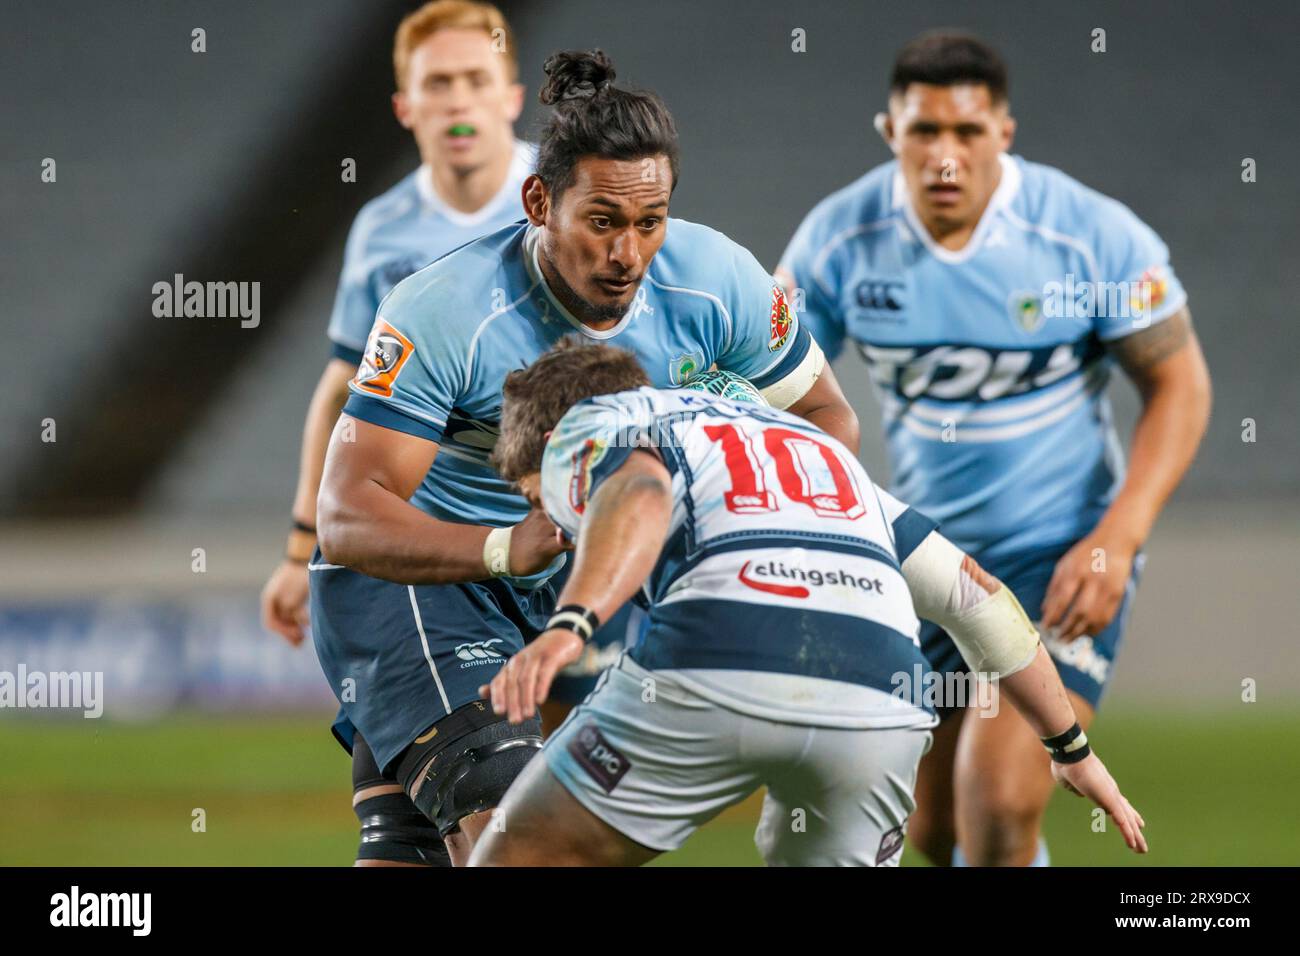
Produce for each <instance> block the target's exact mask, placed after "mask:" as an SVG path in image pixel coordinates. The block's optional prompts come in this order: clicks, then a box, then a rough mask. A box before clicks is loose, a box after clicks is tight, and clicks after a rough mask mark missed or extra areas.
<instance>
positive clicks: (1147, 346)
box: [1107, 309, 1192, 381]
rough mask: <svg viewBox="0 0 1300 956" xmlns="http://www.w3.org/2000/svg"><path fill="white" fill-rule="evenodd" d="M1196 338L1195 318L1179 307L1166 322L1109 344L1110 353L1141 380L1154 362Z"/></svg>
mask: <svg viewBox="0 0 1300 956" xmlns="http://www.w3.org/2000/svg"><path fill="white" fill-rule="evenodd" d="M1191 337H1192V317H1191V316H1190V315H1189V314H1188V312H1187V310H1186V309H1179V310H1178V311H1177V312H1175V313H1174V314H1173V315H1171V316H1170V317H1169V318H1167V319H1165V320H1164V321H1163V322H1158V323H1156V324H1155V325H1153V326H1151V327H1150V328H1147V329H1143V330H1142V331H1140V332H1134V333H1133V334H1132V335H1126V336H1124V337H1123V338H1122V339H1117V340H1115V341H1114V342H1110V343H1107V348H1108V349H1109V351H1110V353H1111V354H1112V355H1113V356H1115V358H1116V360H1117V361H1118V362H1119V364H1120V365H1121V366H1122V367H1123V369H1124V371H1125V372H1127V373H1128V376H1129V377H1130V378H1132V379H1133V380H1134V381H1141V380H1142V379H1143V378H1145V377H1146V372H1147V371H1148V370H1149V369H1150V368H1151V367H1152V366H1154V365H1157V364H1159V363H1160V362H1163V361H1164V360H1165V359H1167V358H1168V357H1169V356H1171V355H1173V354H1174V353H1175V352H1177V351H1178V350H1179V349H1181V348H1182V347H1183V346H1184V345H1186V344H1187V341H1188V340H1189V339H1190V338H1191Z"/></svg>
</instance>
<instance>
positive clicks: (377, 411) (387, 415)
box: [343, 392, 443, 442]
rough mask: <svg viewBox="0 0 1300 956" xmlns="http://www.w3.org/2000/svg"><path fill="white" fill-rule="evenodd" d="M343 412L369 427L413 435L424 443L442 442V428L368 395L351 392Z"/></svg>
mask: <svg viewBox="0 0 1300 956" xmlns="http://www.w3.org/2000/svg"><path fill="white" fill-rule="evenodd" d="M343 412H344V414H347V415H351V416H352V417H353V418H358V419H360V420H361V421H363V422H369V423H370V424H371V425H378V426H380V427H381V428H391V429H393V431H399V432H405V433H406V434H407V435H414V436H415V437H416V438H423V439H425V440H426V441H433V442H440V441H442V432H443V429H442V426H440V425H435V424H433V423H432V422H429V421H425V420H423V419H420V418H416V417H415V416H414V415H412V414H410V413H409V412H406V411H403V410H402V409H400V408H396V407H394V406H393V405H390V404H388V403H387V402H381V401H379V399H377V398H371V397H370V396H368V395H358V394H357V393H356V392H353V393H352V394H351V395H349V396H348V401H347V404H346V405H344V406H343Z"/></svg>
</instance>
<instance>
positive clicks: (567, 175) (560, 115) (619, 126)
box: [536, 50, 680, 197]
mask: <svg viewBox="0 0 1300 956" xmlns="http://www.w3.org/2000/svg"><path fill="white" fill-rule="evenodd" d="M542 69H543V70H545V71H546V76H547V78H548V79H547V82H546V85H545V86H543V87H542V89H541V92H540V93H539V94H538V99H540V100H541V101H542V102H543V103H544V104H546V105H547V106H553V107H555V109H554V111H553V112H552V113H551V116H550V119H549V120H548V121H547V123H546V125H545V127H544V128H543V130H542V134H541V141H540V143H539V145H538V147H537V167H536V168H537V175H538V177H539V178H540V179H541V181H542V182H543V183H545V184H546V188H547V189H549V190H550V191H551V194H552V195H554V196H556V197H558V196H559V195H560V194H562V193H563V192H564V190H566V189H568V188H569V187H570V186H572V185H573V177H574V167H575V166H576V165H577V163H578V160H579V159H581V158H582V157H583V156H601V157H604V158H606V159H641V158H642V157H645V156H658V155H663V156H666V157H668V164H669V166H671V167H672V172H673V182H672V188H673V189H676V188H677V177H678V174H679V171H680V163H679V157H678V147H677V127H676V125H675V124H674V123H673V117H672V114H671V113H669V112H668V107H667V106H665V105H664V102H663V100H661V99H660V98H659V97H658V96H656V95H655V94H654V93H651V92H649V91H633V90H622V89H619V88H618V87H616V86H614V76H615V73H614V64H613V62H612V61H611V60H610V59H609V57H607V56H606V55H605V54H604V53H603V52H601V51H600V50H591V51H589V52H585V53H584V52H577V51H570V52H564V53H556V54H554V55H552V56H551V57H550V58H548V59H547V61H546V64H545V65H544V66H543V67H542Z"/></svg>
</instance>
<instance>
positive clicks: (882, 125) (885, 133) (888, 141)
mask: <svg viewBox="0 0 1300 956" xmlns="http://www.w3.org/2000/svg"><path fill="white" fill-rule="evenodd" d="M871 125H872V126H874V127H875V128H876V132H877V133H879V134H880V138H881V139H883V140H884V141H885V145H886V146H888V147H889V151H890V152H891V153H897V152H898V146H897V145H895V143H894V120H893V118H892V117H891V116H890V115H889V114H888V113H886V112H884V111H881V112H879V113H877V114H876V115H875V117H874V118H873V119H872V121H871Z"/></svg>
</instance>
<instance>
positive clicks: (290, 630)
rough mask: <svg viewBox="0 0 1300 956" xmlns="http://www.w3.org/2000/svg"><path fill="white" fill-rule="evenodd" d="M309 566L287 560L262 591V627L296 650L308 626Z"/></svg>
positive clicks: (273, 573) (282, 562) (272, 575)
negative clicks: (277, 635) (281, 638)
mask: <svg viewBox="0 0 1300 956" xmlns="http://www.w3.org/2000/svg"><path fill="white" fill-rule="evenodd" d="M307 596H308V587H307V566H306V565H305V564H298V563H296V562H294V561H290V560H288V559H285V560H283V561H281V562H280V564H279V566H278V567H277V568H276V569H275V571H273V572H272V573H271V578H270V580H268V581H267V582H266V586H265V587H264V588H262V626H263V627H265V628H266V629H267V630H268V631H274V632H275V633H277V634H279V635H280V636H281V637H283V638H284V639H285V640H286V641H288V642H289V643H290V644H292V645H293V646H294V647H297V646H298V645H299V644H301V643H302V639H303V628H304V627H305V626H306V625H307V623H308V613H307Z"/></svg>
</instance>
